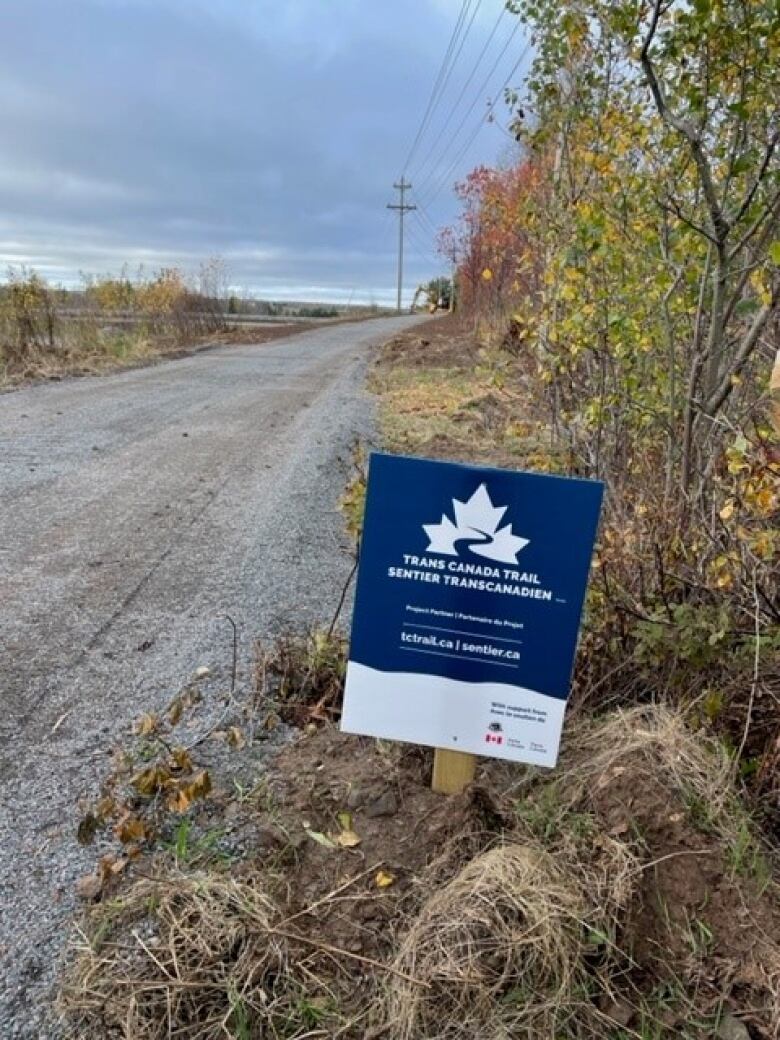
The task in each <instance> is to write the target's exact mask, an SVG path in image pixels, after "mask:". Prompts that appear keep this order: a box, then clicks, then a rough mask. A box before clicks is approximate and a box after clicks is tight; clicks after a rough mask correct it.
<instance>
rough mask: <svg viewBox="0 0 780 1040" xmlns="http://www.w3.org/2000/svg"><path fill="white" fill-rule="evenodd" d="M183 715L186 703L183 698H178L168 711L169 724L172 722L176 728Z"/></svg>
mask: <svg viewBox="0 0 780 1040" xmlns="http://www.w3.org/2000/svg"><path fill="white" fill-rule="evenodd" d="M183 714H184V701H183V700H182V698H181V697H177V698H176V699H175V700H174V702H173V704H171V706H170V708H169V709H168V722H170V724H171V725H172V726H175V725H176V724H177V722H178V721H179V720H180V719H181V717H182V715H183Z"/></svg>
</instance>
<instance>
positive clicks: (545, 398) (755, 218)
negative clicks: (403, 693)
mask: <svg viewBox="0 0 780 1040" xmlns="http://www.w3.org/2000/svg"><path fill="white" fill-rule="evenodd" d="M511 7H512V9H513V10H514V11H515V13H516V14H517V15H518V17H522V18H524V19H525V20H526V21H527V23H528V25H529V28H530V31H532V33H533V34H534V38H535V43H536V55H537V57H536V60H535V62H534V65H533V68H532V70H531V73H530V76H529V79H528V83H527V95H526V96H524V97H523V98H522V101H521V100H520V99H519V98H517V97H510V98H509V102H510V105H511V106H512V107H513V115H514V121H513V124H512V127H513V131H514V133H515V135H516V137H517V139H518V141H519V144H520V148H519V153H518V158H517V161H516V162H515V163H514V164H507V165H505V166H504V167H502V168H501V169H488V168H481V169H479V170H477V171H475V172H474V173H473V174H472V175H471V176H470V177H469V178H467V180H466V181H465V182H464V184H463V185H462V186H461V187H460V189H459V190H460V194H461V198H462V202H463V214H462V219H461V222H460V223H459V224H458V225H457V226H455V227H453V228H451V229H448V230H447V231H446V232H445V234H444V236H443V248H444V250H445V251H446V252H447V253H448V255H449V256H450V258H451V259H452V260H453V262H454V264H455V265H456V267H457V278H456V298H457V300H458V303H459V310H458V313H457V314H456V315H455V316H448V317H445V318H442V319H438V320H436V321H433V322H431V323H429V324H426V325H424V326H417V327H415V329H414V330H412V331H410V332H408V333H406V334H404V335H402V336H399V337H397V338H396V339H394V340H393V341H391V342H390V343H389V344H388V345H387V346H386V347H385V349H384V351H383V354H382V356H381V358H380V359H379V362H378V364H377V366H376V367H375V369H374V372H373V375H372V381H371V383H372V388H373V390H374V392H375V393H376V394H377V398H378V407H379V412H380V422H381V429H382V434H383V438H384V441H385V444H386V445H387V447H388V448H389V449H391V450H396V451H402V452H408V453H415V454H421V455H426V456H431V457H441V458H452V459H458V460H465V461H473V462H478V463H483V464H486V465H499V466H508V467H514V468H528V469H536V470H540V471H546V472H554V473H563V474H576V475H580V476H587V477H596V478H598V479H601V480H603V481H604V482H605V484H606V488H607V495H606V508H605V515H604V520H603V524H602V528H601V532H600V537H599V544H598V549H597V557H596V560H595V564H594V570H593V574H592V576H591V584H590V593H589V599H588V604H587V610H586V619H585V626H584V630H583V636H582V640H581V645H580V650H579V654H578V663H577V669H576V674H575V678H574V688H573V692H572V698H571V703H570V709H569V713H568V719H567V724H566V728H565V730H564V737H563V745H562V747H563V751H562V755H561V759H560V762H559V764H558V766H557V768H556V769H555V770H554V771H551V772H548V771H541V770H535V769H531V768H527V767H519V766H511V765H508V764H505V763H500V762H497V761H490V762H485V763H483V764H482V766H481V768H480V770H479V772H478V776H477V781H476V783H475V784H473V785H472V786H471V787H469V788H468V789H467V790H466V791H465V792H464V793H463V794H462V795H460V796H457V797H456V798H453V799H444V798H442V797H441V796H438V795H435V794H434V793H433V792H432V791H431V790H430V767H431V753H430V752H429V751H427V750H424V749H420V748H415V747H410V746H401V745H395V744H391V743H389V742H385V741H373V740H369V739H365V738H356V737H351V736H347V735H341V734H339V733H338V732H337V730H336V729H335V727H334V725H333V724H334V722H336V721H337V720H338V714H339V703H340V691H341V682H342V677H343V672H344V667H345V655H346V648H345V642H344V639H343V635H342V634H341V632H340V630H339V628H338V625H335V624H334V623H333V619H326V620H325V622H324V625H323V627H322V628H320V629H317V630H315V631H312V632H310V633H306V634H303V635H301V634H300V633H298V634H293V635H289V636H285V637H283V638H282V639H280V640H278V641H276V642H275V643H274V644H272V645H264V646H260V647H258V651H257V669H256V676H255V683H254V688H253V689H252V690H251V691H249V692H248V694H246V695H244V696H242V697H238V696H235V697H234V696H233V693H231V695H230V696H229V697H227V698H226V707H225V713H224V715H222V716H221V717H220V720H219V724H218V725H217V726H216V727H215V726H213V725H212V726H205V728H204V729H203V730H202V731H201V729H199V727H198V726H197V724H196V723H195V722H194V720H193V718H191V716H194V718H195V719H196V718H197V713H198V712H199V710H201V705H200V702H199V701H198V699H197V697H196V696H194V695H193V694H192V692H191V691H190V693H189V694H187V696H186V698H185V700H184V701H181V702H179V701H177V700H174V702H173V703H172V705H171V706H170V707H169V709H168V711H167V713H163V714H161V715H152V716H147V717H145V718H144V719H143V720H139V722H138V724H137V726H136V733H135V735H134V737H133V738H132V739H131V740H130V741H129V742H128V746H127V747H125V748H124V749H123V751H122V753H121V755H120V756H119V758H118V760H117V765H116V769H115V771H114V773H112V775H111V776H110V777H109V778H108V780H107V785H106V789H105V790H104V791H103V792H101V797H100V799H98V800H96V802H95V803H94V804H93V805H92V806H91V807H90V808H89V811H88V812H87V814H86V816H85V820H87V821H88V823H87V824H83V830H82V832H81V836H82V838H83V840H89V841H94V842H95V843H96V846H97V847H98V848H99V851H100V852H101V853H102V857H101V858H100V859H99V860H98V863H97V867H96V871H95V874H94V875H93V876H92V879H91V881H89V882H88V881H85V882H84V884H83V886H82V897H83V898H84V899H85V900H86V901H87V902H88V903H89V904H90V905H89V907H88V910H87V911H86V913H85V915H84V918H83V920H82V921H81V922H80V925H79V931H78V933H77V936H76V940H75V943H74V946H73V948H72V950H71V954H70V956H69V958H68V962H67V964H66V965H65V967H64V971H63V975H62V987H61V994H60V1010H61V1016H62V1019H61V1021H62V1023H63V1024H64V1027H65V1028H66V1029H67V1030H70V1032H71V1034H72V1035H73V1036H83V1037H89V1036H102V1035H106V1036H110V1035H116V1036H118V1037H122V1038H125V1040H130V1038H131V1037H132V1038H141V1040H145V1038H160V1040H162V1038H163V1037H169V1036H178V1037H185V1038H187V1040H194V1038H201V1037H202V1038H205V1037H209V1038H211V1037H220V1036H224V1037H228V1038H236V1040H244V1038H260V1037H263V1038H266V1037H268V1038H274V1040H276V1038H299V1040H303V1038H304V1037H307V1038H309V1037H322V1038H335V1037H344V1038H348V1040H368V1038H372V1040H379V1038H383V1040H474V1038H480V1040H482V1038H484V1040H510V1038H513V1040H514V1038H527V1040H531V1038H534V1040H537V1038H540V1037H549V1038H551V1040H552V1038H555V1040H711V1038H717V1040H778V1038H780V940H779V939H778V937H779V936H780V887H779V886H778V878H779V877H780V875H779V874H778V848H779V843H780V710H779V705H780V626H779V622H780V602H778V592H779V591H780V582H778V576H779V570H778V548H779V545H778V542H779V539H780V535H779V534H778V526H779V525H778V518H779V517H778V512H779V510H780V499H779V497H778V494H779V490H778V489H779V486H780V482H779V481H778V477H780V429H779V428H778V426H779V425H780V416H778V411H777V410H778V407H780V405H778V402H777V399H776V398H774V399H773V397H772V393H773V391H772V378H773V377H772V370H773V365H774V359H775V356H776V351H777V349H778V346H779V345H780V343H779V342H778V303H779V302H780V233H779V232H778V225H779V223H780V167H779V166H778V154H777V146H778V144H780V131H779V130H778V127H777V118H778V111H777V104H778V98H780V80H779V79H778V77H780V63H779V62H778V59H779V58H780V23H778V21H777V17H776V12H775V10H774V8H773V7H772V6H771V5H764V4H760V3H749V4H747V3H739V2H730V0H725V2H718V3H710V2H709V0H703V2H698V0H697V2H696V3H693V4H677V3H671V4H669V5H652V4H651V5H649V6H648V5H640V6H637V5H634V4H628V3H623V2H621V0H619V2H617V3H615V2H610V3H606V2H604V3H601V2H595V3H588V4H581V3H577V2H571V0H562V2H556V3H552V2H551V0H550V2H548V0H533V2H532V0H528V2H526V0H513V2H512V4H511ZM775 373H777V370H776V369H775ZM774 378H775V386H776V387H777V374H775V377H774ZM361 468H362V464H361V461H360V457H359V456H358V459H357V471H356V475H355V476H354V477H353V479H352V480H351V482H350V484H349V486H348V488H347V491H346V494H345V498H344V512H345V520H346V526H347V528H348V530H349V531H351V532H352V533H353V534H356V535H359V527H360V516H361V501H362V487H363V484H362V481H363V478H362V475H361ZM189 727H193V728H194V731H195V732H196V733H197V732H201V737H198V738H197V740H188V739H187V737H186V734H187V733H188V732H190V729H189ZM287 727H290V729H288V728H287ZM290 736H292V737H293V739H292V740H290V739H288V738H289V737H290ZM275 739H278V740H279V742H280V744H281V745H283V746H282V748H281V750H280V752H279V754H278V755H277V756H276V758H275V759H274V763H273V766H272V768H271V770H270V771H269V770H268V767H267V765H265V764H264V763H263V764H261V763H259V762H258V760H257V757H256V755H257V749H258V748H259V747H260V746H262V745H265V744H266V743H267V742H268V741H269V740H271V741H273V740H275ZM107 856H108V857H109V858H108V859H106V857H107Z"/></svg>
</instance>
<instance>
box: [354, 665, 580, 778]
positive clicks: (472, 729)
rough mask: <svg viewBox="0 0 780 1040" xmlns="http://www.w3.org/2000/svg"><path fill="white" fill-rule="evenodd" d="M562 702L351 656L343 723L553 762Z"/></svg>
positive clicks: (417, 740) (393, 736) (394, 736)
mask: <svg viewBox="0 0 780 1040" xmlns="http://www.w3.org/2000/svg"><path fill="white" fill-rule="evenodd" d="M565 709H566V702H565V701H562V700H559V699H558V698H557V697H548V696H547V695H546V694H543V693H537V692H536V691H535V690H526V689H524V688H523V687H521V686H510V685H508V684H507V683H494V682H476V683H471V682H462V681H461V680H459V679H448V678H445V677H444V676H437V675H420V674H419V673H417V672H380V671H378V670H377V669H376V668H369V667H368V666H367V665H363V664H357V663H356V662H354V661H350V662H349V664H348V666H347V684H346V689H345V692H344V714H343V716H342V719H341V728H342V729H343V730H344V731H345V732H347V733H362V734H365V735H366V736H370V737H385V738H387V739H389V740H403V741H407V742H409V743H411V744H427V745H429V746H430V747H441V748H450V749H452V750H454V751H467V752H469V753H470V754H473V755H486V756H489V757H491V758H506V759H509V760H510V761H513V762H528V763H530V764H532V765H538V766H554V765H555V762H556V759H557V758H558V745H559V743H560V739H561V727H562V726H563V713H564V711H565Z"/></svg>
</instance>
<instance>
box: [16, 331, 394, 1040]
mask: <svg viewBox="0 0 780 1040" xmlns="http://www.w3.org/2000/svg"><path fill="white" fill-rule="evenodd" d="M414 320H415V319H410V318H400V319H382V320H374V321H372V322H370V323H366V324H365V325H361V324H354V325H340V326H337V327H333V328H321V329H317V330H315V331H312V332H307V333H304V334H299V335H297V336H296V337H295V338H294V339H290V340H289V341H285V340H279V341H276V342H275V343H273V344H271V345H270V346H264V347H252V346H235V347H229V348H225V349H221V350H220V351H218V352H206V353H200V354H196V355H193V356H191V357H187V358H182V359H179V360H176V361H171V362H169V363H165V364H161V365H157V366H154V367H152V368H144V369H136V370H132V371H127V372H123V373H120V374H118V375H114V376H103V377H100V378H90V377H88V378H82V379H78V380H68V381H65V382H63V383H59V384H54V385H47V386H37V387H31V388H27V389H23V390H19V391H17V392H15V393H12V394H6V395H3V396H2V397H0V480H1V481H2V488H3V494H2V499H1V500H0V531H2V535H1V536H0V622H1V624H2V632H3V637H2V643H1V644H0V681H1V682H2V708H3V710H2V714H1V716H0V781H1V782H2V787H1V788H0V1036H3V1037H9V1038H11V1037H39V1036H40V1037H43V1036H48V1035H49V1034H48V1032H46V1031H43V1027H42V1026H41V1025H40V1021H41V1019H40V1017H39V1012H40V1011H41V1009H42V1005H43V1002H44V1001H45V993H46V989H47V986H48V984H49V982H50V980H51V975H52V969H53V965H54V963H55V961H56V957H57V955H58V951H59V950H60V948H61V945H62V940H63V938H64V935H65V932H66V927H65V922H66V920H67V917H68V915H69V913H70V911H71V910H72V907H73V882H74V880H75V878H77V877H78V876H79V875H81V874H83V873H84V872H85V871H88V870H89V869H90V867H91V862H92V859H93V855H92V854H90V853H89V852H87V851H85V850H82V849H80V848H79V846H78V845H77V844H76V842H75V840H74V828H75V822H76V818H77V809H76V806H77V803H78V800H79V798H80V797H82V796H84V795H85V794H87V793H89V792H90V791H91V790H92V789H93V788H94V785H95V782H96V780H97V779H98V777H99V776H100V774H101V772H102V771H103V769H104V767H105V758H106V753H107V750H108V748H109V747H110V746H111V744H112V742H113V740H114V738H116V737H117V735H119V734H120V733H121V732H122V731H123V730H126V729H127V727H128V725H129V723H130V722H131V721H132V719H134V718H136V717H137V716H138V714H139V713H140V712H144V711H148V710H154V709H159V708H160V707H161V706H162V705H164V704H165V703H167V702H168V701H169V700H170V698H171V696H172V695H173V694H175V692H176V691H177V690H178V689H179V688H181V686H182V685H183V684H184V683H186V682H187V680H188V679H189V677H190V676H191V675H192V673H193V670H194V669H195V668H196V667H197V666H199V665H208V666H209V667H210V668H211V670H212V671H211V676H210V678H209V680H208V681H207V683H206V684H205V686H204V692H205V693H206V696H207V697H208V696H209V695H210V694H211V695H213V696H214V697H216V695H217V694H218V692H219V691H220V690H223V689H224V687H225V684H226V682H229V677H230V668H231V637H230V629H229V626H228V625H227V623H226V622H225V621H224V619H223V618H222V615H224V614H225V613H227V614H229V615H230V616H231V617H232V618H233V619H234V620H235V621H236V623H237V624H238V627H239V635H240V661H239V678H240V679H242V678H245V677H246V675H247V669H248V666H249V655H250V650H251V642H252V640H253V639H254V637H255V636H256V635H258V634H262V633H268V632H270V631H273V630H274V629H276V628H280V627H284V626H285V625H288V624H293V623H300V622H301V621H304V620H308V619H314V618H321V617H322V616H323V615H327V613H328V611H329V610H331V609H332V608H333V607H334V606H335V604H336V602H337V600H338V596H339V593H340V590H341V585H342V583H343V580H344V578H345V576H346V574H347V573H348V571H349V567H350V560H349V558H348V556H347V555H346V552H345V551H344V550H345V549H346V548H347V547H346V545H345V543H344V540H343V534H342V529H341V521H340V518H339V516H338V514H337V512H336V503H337V499H338V495H339V493H340V491H341V488H342V484H343V474H344V471H345V467H344V466H342V465H341V460H346V458H347V457H348V454H349V446H350V443H351V441H352V439H353V438H354V436H355V435H356V434H361V435H365V434H366V433H367V432H368V431H369V430H370V425H371V416H370V404H369V401H368V398H367V396H366V395H365V394H364V391H363V381H364V374H365V364H366V361H367V358H368V357H369V355H370V348H371V346H372V345H376V344H378V343H381V342H383V341H384V340H386V339H387V338H388V337H389V336H391V335H393V334H394V333H396V332H398V331H399V330H400V329H403V328H408V327H410V325H411V324H412V323H413V322H414Z"/></svg>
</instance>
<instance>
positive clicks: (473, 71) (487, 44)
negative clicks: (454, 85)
mask: <svg viewBox="0 0 780 1040" xmlns="http://www.w3.org/2000/svg"><path fill="white" fill-rule="evenodd" d="M505 14H506V7H505V6H503V5H502V7H501V10H500V11H499V12H498V18H496V20H495V23H494V24H493V28H492V29H491V31H490V35H489V36H488V38H487V40H485V43H484V46H483V47H482V50H481V51H480V52H479V57H478V58H477V60H476V62H475V63H474V66H473V68H472V69H471V72H470V73H469V76H468V78H467V79H466V81H465V82H464V84H463V86H462V87H461V90H460V93H459V94H458V97H457V99H456V101H455V104H454V105H453V106H452V107H451V108H450V111H449V115H448V116H447V118H446V119H445V120H444V123H443V124H442V126H441V128H440V130H439V132H438V134H437V135H436V139H435V140H434V142H433V144H432V145H431V147H430V148H429V149H428V151H427V153H426V156H425V158H424V159H423V161H422V162H421V163H420V166H419V167H418V171H417V172H418V175H421V174H422V171H423V170H424V169H425V167H426V165H427V163H428V160H429V159H430V158H431V156H432V155H433V154H434V152H435V151H436V146H437V145H438V143H439V141H441V139H442V137H443V136H444V132H445V131H446V129H447V127H448V126H449V125H450V121H451V120H452V117H453V116H454V115H455V113H456V112H457V110H458V106H459V105H460V103H461V101H462V100H463V97H464V95H465V93H466V91H467V90H468V88H469V86H470V84H471V81H472V80H473V79H474V77H475V76H476V74H477V70H478V69H479V67H480V65H481V64H482V59H483V58H484V57H485V54H486V53H487V51H488V48H489V47H490V44H491V43H492V42H493V37H494V36H495V35H496V32H497V31H498V27H499V25H500V24H501V19H502V18H503V17H504V15H505Z"/></svg>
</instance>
